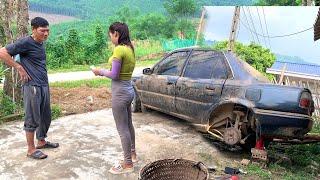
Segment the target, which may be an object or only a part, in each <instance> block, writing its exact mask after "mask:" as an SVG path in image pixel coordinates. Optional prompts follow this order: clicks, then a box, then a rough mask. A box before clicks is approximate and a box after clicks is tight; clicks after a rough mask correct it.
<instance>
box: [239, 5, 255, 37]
mask: <svg viewBox="0 0 320 180" xmlns="http://www.w3.org/2000/svg"><path fill="white" fill-rule="evenodd" d="M241 8H242V11H243V14H244V17H245V20H246V22H247V24H248V26H249V27H250V24H249V22H248V18H247V15H246V11H245V9H244V8H243V7H241ZM240 22H241V18H240ZM249 32H250V34H251V38H252V40H253V43H255V39H254V35H253V33H252V31H249Z"/></svg>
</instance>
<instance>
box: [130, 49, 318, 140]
mask: <svg viewBox="0 0 320 180" xmlns="http://www.w3.org/2000/svg"><path fill="white" fill-rule="evenodd" d="M133 84H134V88H135V92H136V96H135V99H134V102H133V111H140V110H141V109H142V110H145V109H154V110H158V111H161V112H164V113H167V114H170V115H173V116H176V117H179V118H182V119H184V120H187V121H189V122H191V123H192V124H194V125H195V126H196V127H199V129H200V130H202V131H204V132H208V133H210V134H211V135H213V136H214V137H216V138H218V139H219V140H221V141H224V142H225V143H227V144H230V145H234V144H238V143H242V144H245V143H246V142H248V141H253V139H255V137H262V136H263V137H267V138H270V139H272V138H286V139H295V138H301V137H302V136H304V135H305V134H306V133H307V132H309V131H310V130H311V127H312V124H313V121H312V119H311V116H312V113H313V111H314V105H313V100H312V96H311V93H310V91H309V90H308V89H305V88H299V87H289V86H282V85H275V84H271V83H270V82H269V81H268V79H267V78H265V77H264V76H263V75H262V74H260V73H259V72H258V71H256V70H255V69H254V68H253V67H251V66H250V65H249V64H247V63H246V62H244V61H242V60H240V59H239V58H238V57H236V56H235V55H234V54H233V53H232V52H220V51H214V50H206V49H197V48H187V49H179V50H175V51H173V52H171V53H169V54H167V55H166V56H165V57H164V58H163V59H162V60H161V61H159V62H158V63H157V64H156V65H155V66H154V67H153V68H146V69H144V70H143V75H142V76H140V77H134V78H133Z"/></svg>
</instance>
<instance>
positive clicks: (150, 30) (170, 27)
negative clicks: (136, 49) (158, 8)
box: [132, 13, 175, 39]
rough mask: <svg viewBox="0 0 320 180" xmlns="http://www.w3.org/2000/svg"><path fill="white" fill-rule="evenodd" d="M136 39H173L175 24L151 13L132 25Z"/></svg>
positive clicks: (162, 16)
mask: <svg viewBox="0 0 320 180" xmlns="http://www.w3.org/2000/svg"><path fill="white" fill-rule="evenodd" d="M132 30H133V32H134V33H133V35H134V38H137V39H148V38H156V39H160V38H172V37H173V32H174V31H175V27H174V24H173V23H171V21H170V20H169V19H168V18H166V17H165V16H164V15H162V14H159V13H150V14H147V15H143V16H139V17H138V18H137V20H136V22H135V23H134V24H133V25H132Z"/></svg>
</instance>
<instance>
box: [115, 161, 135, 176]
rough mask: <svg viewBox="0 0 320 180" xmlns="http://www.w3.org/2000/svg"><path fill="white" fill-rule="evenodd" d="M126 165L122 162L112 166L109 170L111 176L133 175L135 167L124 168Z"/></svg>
mask: <svg viewBox="0 0 320 180" xmlns="http://www.w3.org/2000/svg"><path fill="white" fill-rule="evenodd" d="M123 166H124V164H123V163H121V162H118V163H116V164H115V165H114V166H112V167H111V168H110V170H109V172H110V173H111V174H124V173H131V172H133V171H134V169H133V167H129V168H124V167H123Z"/></svg>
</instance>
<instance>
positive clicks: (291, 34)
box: [240, 19, 313, 38]
mask: <svg viewBox="0 0 320 180" xmlns="http://www.w3.org/2000/svg"><path fill="white" fill-rule="evenodd" d="M240 22H241V23H242V24H243V26H244V27H246V28H247V29H248V30H249V31H251V32H253V33H255V34H256V35H258V36H261V37H267V38H281V37H288V36H293V35H296V34H300V33H303V32H306V31H309V30H311V29H313V26H311V27H310V28H307V29H304V30H301V31H298V32H294V33H290V34H284V35H277V36H269V35H268V36H265V35H262V34H259V33H257V32H255V31H253V30H252V29H250V28H249V27H248V26H246V25H245V24H244V23H243V22H242V21H241V19H240Z"/></svg>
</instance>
